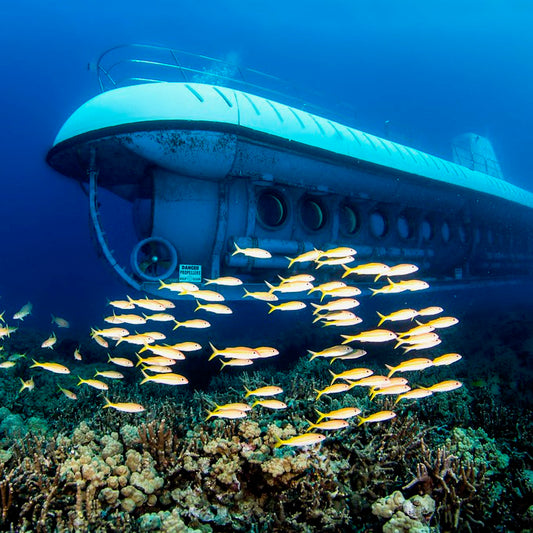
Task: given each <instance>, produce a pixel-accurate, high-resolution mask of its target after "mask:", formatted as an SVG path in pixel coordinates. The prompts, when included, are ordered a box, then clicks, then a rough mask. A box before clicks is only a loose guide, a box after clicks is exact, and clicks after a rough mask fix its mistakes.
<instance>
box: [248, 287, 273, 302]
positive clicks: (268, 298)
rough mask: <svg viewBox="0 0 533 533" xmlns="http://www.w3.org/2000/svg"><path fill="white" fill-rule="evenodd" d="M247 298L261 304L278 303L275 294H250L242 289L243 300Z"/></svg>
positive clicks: (262, 292) (260, 292)
mask: <svg viewBox="0 0 533 533" xmlns="http://www.w3.org/2000/svg"><path fill="white" fill-rule="evenodd" d="M247 296H250V298H254V299H255V300H261V301H263V302H277V301H278V297H277V296H276V295H275V294H273V293H271V292H266V291H257V292H250V291H248V290H246V289H244V296H243V298H246V297H247Z"/></svg>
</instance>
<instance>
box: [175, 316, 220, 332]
mask: <svg viewBox="0 0 533 533" xmlns="http://www.w3.org/2000/svg"><path fill="white" fill-rule="evenodd" d="M174 322H175V323H176V325H175V326H174V328H173V329H178V328H179V327H184V328H195V329H203V328H208V327H210V326H211V324H210V323H209V322H208V321H207V320H202V319H200V318H194V319H192V320H184V321H183V322H179V321H178V320H174Z"/></svg>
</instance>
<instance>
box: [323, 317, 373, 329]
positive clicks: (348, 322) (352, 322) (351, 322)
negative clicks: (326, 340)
mask: <svg viewBox="0 0 533 533" xmlns="http://www.w3.org/2000/svg"><path fill="white" fill-rule="evenodd" d="M362 321H363V319H362V318H361V317H359V316H355V315H354V317H353V318H345V319H342V320H324V321H323V322H322V327H323V328H327V327H329V326H335V327H340V328H344V327H347V326H357V324H360V323H361V322H362Z"/></svg>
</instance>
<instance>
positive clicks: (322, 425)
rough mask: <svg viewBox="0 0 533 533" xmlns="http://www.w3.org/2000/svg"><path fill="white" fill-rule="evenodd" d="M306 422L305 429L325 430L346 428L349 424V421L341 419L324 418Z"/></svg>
mask: <svg viewBox="0 0 533 533" xmlns="http://www.w3.org/2000/svg"><path fill="white" fill-rule="evenodd" d="M307 422H308V424H309V427H308V428H307V431H309V430H310V429H323V430H325V431H334V430H337V429H344V428H347V427H348V426H349V425H350V424H349V422H347V421H346V420H341V419H333V420H326V421H325V422H315V423H314V424H313V423H312V422H309V420H308V421H307Z"/></svg>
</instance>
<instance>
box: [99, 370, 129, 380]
mask: <svg viewBox="0 0 533 533" xmlns="http://www.w3.org/2000/svg"><path fill="white" fill-rule="evenodd" d="M98 376H101V377H103V378H108V379H124V374H121V373H120V372H116V371H115V370H102V371H100V370H97V371H96V373H95V374H94V377H95V378H96V377H98Z"/></svg>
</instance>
